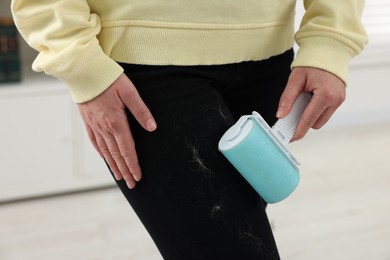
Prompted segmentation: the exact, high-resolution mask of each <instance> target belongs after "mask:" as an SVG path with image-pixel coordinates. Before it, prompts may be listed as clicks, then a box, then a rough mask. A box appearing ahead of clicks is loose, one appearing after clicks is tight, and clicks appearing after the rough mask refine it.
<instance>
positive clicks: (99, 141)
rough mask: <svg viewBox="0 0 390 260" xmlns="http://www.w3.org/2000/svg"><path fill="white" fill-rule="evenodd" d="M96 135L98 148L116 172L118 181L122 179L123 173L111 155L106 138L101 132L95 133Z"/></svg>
mask: <svg viewBox="0 0 390 260" xmlns="http://www.w3.org/2000/svg"><path fill="white" fill-rule="evenodd" d="M95 137H96V143H97V146H98V149H99V151H100V152H101V153H102V155H103V157H104V159H105V160H106V162H107V164H108V166H109V167H110V170H111V172H112V173H113V174H114V177H115V179H116V180H118V181H119V180H121V179H122V178H123V177H122V174H121V173H120V171H119V168H118V166H117V164H116V162H115V160H114V158H113V157H112V156H111V153H110V150H109V149H108V146H107V144H106V142H105V140H104V138H103V137H102V136H101V135H100V134H95Z"/></svg>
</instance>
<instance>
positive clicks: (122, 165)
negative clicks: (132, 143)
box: [104, 132, 136, 189]
mask: <svg viewBox="0 0 390 260" xmlns="http://www.w3.org/2000/svg"><path fill="white" fill-rule="evenodd" d="M104 140H105V142H106V143H107V147H108V149H109V151H110V154H111V157H112V158H113V159H114V161H115V163H116V165H117V167H118V169H119V171H120V173H121V175H122V177H123V179H125V181H126V184H127V186H128V187H129V188H130V189H132V188H134V187H135V184H136V181H135V179H134V177H133V175H132V173H131V172H130V169H129V167H128V166H127V164H126V162H125V160H124V158H123V157H122V154H121V152H120V150H119V147H118V144H117V142H116V139H115V137H114V136H113V135H112V134H111V133H109V132H105V133H104Z"/></svg>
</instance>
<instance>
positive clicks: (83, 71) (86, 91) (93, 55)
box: [59, 48, 123, 103]
mask: <svg viewBox="0 0 390 260" xmlns="http://www.w3.org/2000/svg"><path fill="white" fill-rule="evenodd" d="M122 72H123V69H122V67H121V66H119V64H118V63H116V62H115V61H114V60H112V59H111V58H110V57H108V56H107V55H105V54H104V53H103V51H102V50H101V49H100V48H96V49H94V50H91V51H90V52H87V53H86V55H85V56H84V57H80V63H79V64H77V69H75V70H74V71H73V73H72V74H71V75H72V77H71V78H70V77H69V76H68V77H66V78H63V77H61V75H59V78H60V79H62V80H63V81H65V83H66V84H67V85H68V88H69V90H70V94H71V96H72V99H73V101H74V102H76V103H82V102H86V101H88V100H91V99H93V98H94V97H96V96H98V95H100V94H101V93H102V92H104V91H105V90H106V89H107V88H108V87H109V86H110V85H111V84H112V83H113V82H114V81H115V80H116V79H117V78H118V77H119V76H120V75H121V74H122Z"/></svg>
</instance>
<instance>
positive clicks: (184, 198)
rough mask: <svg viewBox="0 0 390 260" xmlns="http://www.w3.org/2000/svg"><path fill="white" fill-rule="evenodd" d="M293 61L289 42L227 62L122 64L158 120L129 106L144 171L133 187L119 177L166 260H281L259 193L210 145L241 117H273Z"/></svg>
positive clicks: (130, 200) (120, 185)
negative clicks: (281, 49)
mask: <svg viewBox="0 0 390 260" xmlns="http://www.w3.org/2000/svg"><path fill="white" fill-rule="evenodd" d="M292 59H293V51H292V50H290V51H287V52H285V53H283V54H281V55H278V56H275V57H272V58H270V59H268V60H264V61H259V62H252V61H250V62H242V63H237V64H228V65H213V66H145V65H130V64H121V65H122V66H123V67H124V69H125V73H126V74H127V75H128V77H129V78H130V79H131V80H132V81H133V83H134V84H135V86H136V87H137V89H138V91H139V92H140V95H141V97H142V98H143V100H144V101H145V103H146V104H147V106H148V107H149V109H150V110H151V112H152V114H153V115H154V117H155V119H156V121H157V125H158V128H157V130H156V131H155V132H153V133H148V132H146V131H145V130H143V129H142V128H141V127H140V126H139V125H138V123H137V122H136V121H135V119H134V118H133V116H132V115H131V114H130V113H128V119H129V123H130V128H131V131H132V133H133V137H134V140H135V143H136V149H137V153H138V157H139V162H140V165H141V168H142V171H143V178H142V180H141V181H140V182H139V183H138V184H137V186H136V188H135V189H133V190H130V189H128V188H127V186H126V183H125V182H124V181H118V182H117V184H118V186H119V187H120V189H121V190H122V192H123V194H124V196H125V197H126V199H127V200H128V201H129V203H130V204H131V206H132V207H133V209H134V210H135V212H136V213H137V215H138V216H139V218H140V219H141V221H142V223H143V224H144V226H145V227H146V229H147V231H148V232H149V234H150V235H151V237H152V239H153V240H154V242H155V243H156V245H157V247H158V249H159V250H160V252H161V254H162V256H163V258H164V259H167V260H176V259H177V260H191V259H196V260H201V259H210V260H211V259H212V260H219V259H221V260H222V259H224V260H228V259H245V260H250V259H279V255H278V251H277V247H276V245H275V241H274V238H273V235H272V231H271V227H270V224H269V221H268V218H267V215H266V211H265V207H266V205H265V203H264V201H263V200H262V199H261V198H260V197H259V195H258V194H257V193H256V192H255V191H254V190H253V189H252V188H251V187H250V185H249V184H248V183H247V182H246V181H245V180H244V179H243V178H242V177H241V175H240V174H239V173H238V172H237V171H236V170H235V169H234V167H233V166H231V164H230V163H229V162H228V161H227V160H226V159H225V158H224V157H223V155H222V154H221V153H220V152H219V151H218V150H217V146H218V141H219V139H220V138H221V136H222V135H223V133H224V132H225V131H226V130H227V129H228V128H229V127H230V126H231V125H232V124H234V123H235V121H236V120H237V119H238V118H239V117H240V116H241V115H244V114H249V113H251V112H252V111H258V112H259V113H261V114H262V116H263V117H264V118H265V119H266V120H267V121H268V122H269V123H270V124H273V123H274V122H275V120H276V118H275V113H276V109H277V104H278V101H279V97H280V95H281V93H282V91H283V89H284V87H285V85H286V83H287V79H288V76H289V74H290V64H291V62H292ZM130 246H131V245H129V247H130Z"/></svg>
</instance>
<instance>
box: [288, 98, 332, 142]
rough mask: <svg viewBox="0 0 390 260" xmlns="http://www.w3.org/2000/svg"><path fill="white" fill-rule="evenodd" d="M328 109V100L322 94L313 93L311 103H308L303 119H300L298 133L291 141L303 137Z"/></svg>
mask: <svg viewBox="0 0 390 260" xmlns="http://www.w3.org/2000/svg"><path fill="white" fill-rule="evenodd" d="M326 109H327V103H326V100H324V99H323V98H322V97H321V96H318V95H313V97H312V99H311V101H310V103H309V104H308V105H307V107H306V109H305V111H304V112H303V114H302V117H301V119H300V120H299V123H298V126H297V130H296V133H295V135H294V137H293V138H292V139H291V141H292V142H294V141H297V140H299V139H301V138H303V137H304V136H305V135H306V133H307V132H308V131H309V129H310V128H312V127H313V125H314V124H315V123H316V122H317V120H318V119H319V118H320V117H321V115H322V114H323V113H324V111H325V110H326Z"/></svg>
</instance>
